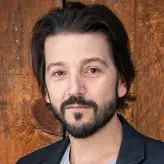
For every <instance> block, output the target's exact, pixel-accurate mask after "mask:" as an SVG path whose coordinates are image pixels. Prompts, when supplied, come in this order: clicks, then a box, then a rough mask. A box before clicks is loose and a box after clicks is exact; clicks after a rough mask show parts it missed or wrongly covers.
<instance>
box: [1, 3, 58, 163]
mask: <svg viewBox="0 0 164 164" xmlns="http://www.w3.org/2000/svg"><path fill="white" fill-rule="evenodd" d="M59 3H60V1H57V0H56V1H55V0H46V1H45V0H39V1H38V0H24V1H22V0H12V1H10V0H1V1H0V17H1V18H3V19H1V21H0V25H1V30H0V163H1V164H13V163H15V162H16V160H17V159H18V158H20V157H21V156H23V155H25V154H28V153H30V152H32V151H34V150H36V149H38V148H41V147H43V146H45V145H47V144H49V143H51V142H54V141H56V140H58V139H60V138H61V137H59V136H55V134H59V132H60V127H59V124H58V122H56V120H55V119H54V117H52V112H51V111H49V112H47V109H46V107H45V106H44V105H45V104H44V102H43V101H42V100H40V99H39V97H40V96H41V95H40V94H39V91H38V87H37V84H36V81H35V80H34V78H33V77H32V71H31V67H30V62H29V61H30V54H29V48H28V46H29V40H30V35H31V29H32V27H33V25H34V22H35V21H36V19H38V17H39V16H40V15H42V14H43V13H45V12H47V11H48V10H49V9H50V8H52V7H54V6H56V5H57V4H59ZM60 5H61V4H60ZM43 120H44V121H45V122H44V121H43ZM50 121H51V123H50Z"/></svg>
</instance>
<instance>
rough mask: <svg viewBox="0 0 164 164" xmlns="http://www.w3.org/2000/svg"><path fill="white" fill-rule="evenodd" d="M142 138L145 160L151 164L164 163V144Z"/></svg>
mask: <svg viewBox="0 0 164 164" xmlns="http://www.w3.org/2000/svg"><path fill="white" fill-rule="evenodd" d="M143 138H144V140H145V153H146V156H147V158H148V159H149V160H150V161H152V162H153V161H156V163H157V161H159V162H161V161H164V143H163V142H161V141H159V140H155V139H152V138H150V137H146V136H143Z"/></svg>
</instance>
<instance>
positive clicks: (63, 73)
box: [52, 71, 66, 77]
mask: <svg viewBox="0 0 164 164" xmlns="http://www.w3.org/2000/svg"><path fill="white" fill-rule="evenodd" d="M52 75H53V76H56V77H60V76H64V75H66V73H65V72H64V71H56V72H54V73H53V74H52Z"/></svg>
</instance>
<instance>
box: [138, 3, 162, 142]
mask: <svg viewBox="0 0 164 164" xmlns="http://www.w3.org/2000/svg"><path fill="white" fill-rule="evenodd" d="M163 6H164V1H163V0H149V1H148V0H146V1H145V0H138V16H137V21H138V22H137V26H138V28H137V33H136V48H137V52H136V54H135V60H136V67H137V71H138V76H137V93H136V94H137V109H136V110H138V130H139V131H141V132H142V133H144V134H146V135H148V136H151V137H153V138H158V139H161V140H164V110H163V107H164V89H163V88H164V85H163V84H164V44H163V43H164V34H163V32H164V8H163Z"/></svg>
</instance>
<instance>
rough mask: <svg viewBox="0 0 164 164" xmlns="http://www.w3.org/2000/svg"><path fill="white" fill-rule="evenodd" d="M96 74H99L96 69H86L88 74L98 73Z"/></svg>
mask: <svg viewBox="0 0 164 164" xmlns="http://www.w3.org/2000/svg"><path fill="white" fill-rule="evenodd" d="M98 72H99V70H98V69H97V68H90V69H88V73H93V74H95V73H98Z"/></svg>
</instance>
